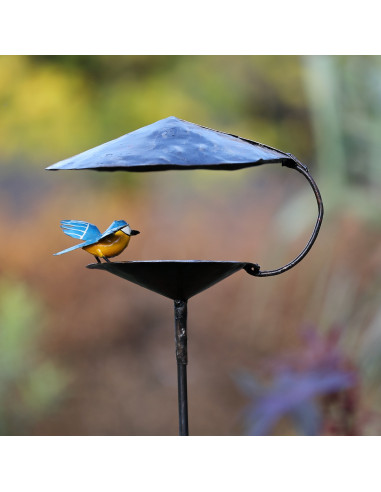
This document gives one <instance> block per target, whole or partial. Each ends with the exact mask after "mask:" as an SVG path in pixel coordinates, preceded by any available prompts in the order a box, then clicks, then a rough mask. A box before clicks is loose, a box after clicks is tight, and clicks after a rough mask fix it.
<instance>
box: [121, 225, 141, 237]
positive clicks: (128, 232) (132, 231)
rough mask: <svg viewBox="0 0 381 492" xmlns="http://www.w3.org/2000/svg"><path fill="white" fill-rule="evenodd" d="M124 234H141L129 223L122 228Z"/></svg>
mask: <svg viewBox="0 0 381 492" xmlns="http://www.w3.org/2000/svg"><path fill="white" fill-rule="evenodd" d="M121 231H122V232H124V234H127V236H136V235H137V234H140V232H139V231H135V230H131V227H130V226H129V225H128V224H127V225H126V226H125V227H123V229H121Z"/></svg>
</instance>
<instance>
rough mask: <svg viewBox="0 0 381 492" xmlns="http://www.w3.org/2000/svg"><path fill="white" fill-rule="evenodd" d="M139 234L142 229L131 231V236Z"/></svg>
mask: <svg viewBox="0 0 381 492" xmlns="http://www.w3.org/2000/svg"><path fill="white" fill-rule="evenodd" d="M138 234H140V231H134V230H132V231H131V232H130V236H137V235H138Z"/></svg>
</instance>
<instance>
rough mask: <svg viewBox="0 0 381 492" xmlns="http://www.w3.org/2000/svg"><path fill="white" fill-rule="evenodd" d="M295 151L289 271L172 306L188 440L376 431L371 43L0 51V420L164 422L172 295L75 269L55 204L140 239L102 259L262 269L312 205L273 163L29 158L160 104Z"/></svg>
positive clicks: (380, 420)
mask: <svg viewBox="0 0 381 492" xmlns="http://www.w3.org/2000/svg"><path fill="white" fill-rule="evenodd" d="M171 115H173V116H177V117H179V118H182V119H185V120H188V121H191V122H194V123H198V124H200V125H203V126H207V127H210V128H215V129H218V130H221V131H225V132H229V133H233V134H236V135H240V136H242V137H244V138H248V139H251V140H255V141H259V142H262V143H265V144H267V145H270V146H273V147H276V148H279V149H281V150H283V151H286V152H291V153H293V154H294V155H296V156H297V157H298V158H299V159H300V160H301V161H302V162H304V163H306V164H307V165H308V166H309V168H310V170H311V172H312V174H313V176H314V177H315V179H316V181H317V183H318V185H319V187H320V189H321V192H322V195H323V199H324V204H325V208H326V215H325V219H324V222H323V227H322V230H321V233H320V235H319V238H318V240H317V242H316V244H315V246H314V247H313V249H312V250H311V252H310V254H309V255H308V256H307V258H306V259H305V260H304V261H303V262H302V263H301V264H299V265H298V266H297V267H296V268H294V269H293V270H291V271H290V272H288V273H286V274H284V275H281V276H277V277H270V278H264V279H256V278H253V277H250V276H248V275H246V274H245V273H244V272H240V273H238V274H235V275H233V276H232V277H230V278H229V279H227V280H225V281H224V282H221V283H220V284H218V285H216V286H214V287H212V288H211V289H209V290H208V291H206V292H204V293H202V294H200V295H198V296H196V297H195V298H192V299H191V300H190V301H189V321H188V326H189V339H188V346H189V360H190V364H189V366H188V379H189V381H188V384H189V387H188V393H189V414H190V415H189V417H190V432H191V434H193V435H245V434H249V435H261V434H262V435H266V434H275V435H379V434H381V309H380V302H379V299H380V294H381V280H380V268H381V245H380V239H381V216H380V204H381V198H380V193H379V190H380V184H381V165H380V155H381V138H380V135H381V58H380V57H375V56H74V55H73V56H1V57H0V205H1V207H0V230H1V237H2V243H1V245H2V246H1V252H2V254H1V263H0V433H1V434H3V435H15V434H17V435H175V434H177V425H178V424H177V381H176V363H175V354H174V341H173V339H174V327H173V313H172V304H171V301H169V300H168V299H166V298H164V297H160V296H158V295H156V294H154V293H151V292H149V291H146V290H144V289H142V288H140V287H138V286H135V285H133V284H129V283H127V282H125V281H123V280H121V279H118V278H116V277H112V276H111V275H107V274H102V273H101V272H93V271H89V270H86V269H85V265H86V264H87V263H89V262H91V257H90V256H89V255H87V254H86V253H85V252H83V251H81V250H79V251H76V252H73V253H71V254H68V255H65V256H62V257H54V256H52V255H53V253H54V252H57V251H60V250H62V249H64V248H65V247H68V246H70V245H71V244H73V241H72V240H71V239H70V238H68V237H67V236H64V235H63V234H62V232H61V230H60V228H59V221H60V220H61V219H79V220H87V221H90V222H92V223H95V224H96V225H97V226H98V227H99V228H100V229H105V228H106V227H107V226H108V225H109V224H110V223H111V222H112V221H113V220H114V219H121V218H123V219H125V220H127V221H128V222H129V223H130V224H131V226H132V227H133V228H135V229H139V230H140V231H141V235H140V236H138V237H136V238H134V239H133V240H132V241H131V244H130V246H129V248H128V249H127V250H126V251H125V252H124V253H123V254H122V256H121V257H120V259H121V260H130V259H136V260H139V259H213V260H242V261H246V260H247V261H253V262H257V263H259V264H260V265H261V266H262V267H263V268H266V269H267V268H275V267H278V266H281V265H282V264H284V263H287V262H288V261H289V260H291V259H292V258H293V257H295V256H296V255H297V254H298V253H299V251H300V250H301V249H302V247H303V246H304V244H305V243H306V241H307V239H308V237H309V235H310V233H311V230H312V227H313V224H314V222H315V217H316V203H315V201H314V197H313V194H312V192H311V190H310V188H309V186H308V184H307V182H306V181H305V180H304V179H303V177H302V176H300V175H299V174H298V173H293V172H292V171H290V170H289V169H285V168H282V167H281V166H278V165H271V166H263V167H261V168H255V169H249V170H242V171H236V172H212V171H192V172H163V173H153V174H152V173H143V174H129V173H121V172H117V173H99V174H97V173H95V172H89V171H83V172H80V171H72V172H65V171H63V172H58V173H51V172H47V171H45V170H44V168H45V167H46V166H48V165H50V164H52V163H54V162H56V161H58V160H61V159H64V158H66V157H70V156H71V155H74V154H77V153H79V152H81V151H83V150H86V149H88V148H91V147H94V146H96V145H99V144H101V143H103V142H106V141H108V140H111V139H113V138H116V137H118V136H120V135H123V134H125V133H128V132H130V131H133V130H135V129H137V128H140V127H142V126H145V125H148V124H150V123H153V122H154V121H157V120H159V119H162V118H166V117H167V116H171Z"/></svg>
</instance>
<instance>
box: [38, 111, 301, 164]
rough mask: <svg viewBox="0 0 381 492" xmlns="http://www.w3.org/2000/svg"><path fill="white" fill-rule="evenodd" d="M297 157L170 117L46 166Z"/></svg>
mask: <svg viewBox="0 0 381 492" xmlns="http://www.w3.org/2000/svg"><path fill="white" fill-rule="evenodd" d="M292 161H293V156H291V155H290V154H286V153H285V152H282V151H280V150H277V149H274V148H272V147H268V146H266V145H263V144H261V143H258V142H254V141H252V140H247V139H244V138H241V137H238V136H236V135H232V134H229V133H223V132H220V131H217V130H212V129H210V128H205V127H203V126H200V125H196V124H195V123H190V122H188V121H185V120H181V119H179V118H176V117H175V116H170V117H169V118H165V119H163V120H159V121H156V122H155V123H152V124H151V125H148V126H144V127H143V128H139V129H138V130H135V131H133V132H131V133H127V134H126V135H123V136H122V137H119V138H117V139H115V140H111V141H110V142H107V143H104V144H102V145H99V146H98V147H94V148H92V149H90V150H87V151H85V152H82V153H81V154H78V155H76V156H74V157H71V158H69V159H65V160H63V161H60V162H57V163H56V164H53V165H52V166H49V167H48V168H47V169H48V170H59V169H77V170H78V169H93V170H96V171H165V170H170V169H180V170H181V169H184V170H185V169H216V170H218V169H222V170H233V169H241V168H245V167H251V166H258V165H260V164H268V163H277V162H278V163H279V162H280V163H287V162H292Z"/></svg>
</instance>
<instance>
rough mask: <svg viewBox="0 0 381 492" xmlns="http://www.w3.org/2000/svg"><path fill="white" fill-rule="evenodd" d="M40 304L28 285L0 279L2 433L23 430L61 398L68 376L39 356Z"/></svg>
mask: <svg viewBox="0 0 381 492" xmlns="http://www.w3.org/2000/svg"><path fill="white" fill-rule="evenodd" d="M43 319H44V315H43V309H42V306H41V303H40V302H39V301H38V299H37V298H36V296H35V295H33V294H32V292H31V290H30V289H29V288H28V287H27V286H26V285H25V284H24V283H23V282H19V281H15V280H12V279H9V278H4V277H3V278H2V279H1V282H0V434H2V435H4V434H22V433H23V432H24V431H25V429H27V428H28V426H29V425H30V424H31V423H33V422H34V421H36V420H38V419H40V418H42V417H43V416H44V414H45V413H46V412H47V411H51V410H52V407H53V406H54V405H55V404H56V403H57V402H58V401H60V399H61V397H62V395H63V393H64V390H65V388H66V385H67V383H68V376H67V374H66V372H65V371H64V370H62V369H60V368H58V367H57V366H56V365H55V364H54V363H53V362H52V361H51V360H49V359H47V358H46V357H45V356H43V351H42V348H41V347H40V345H39V340H40V338H41V334H42V331H43V326H44V323H43Z"/></svg>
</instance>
